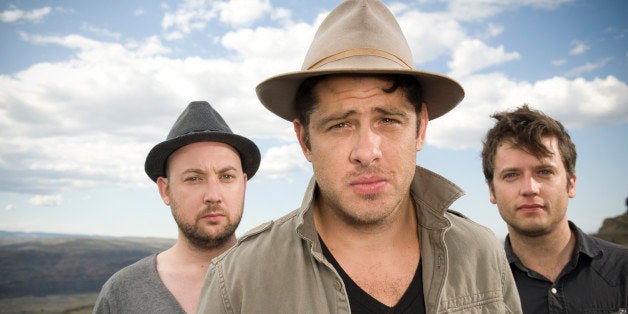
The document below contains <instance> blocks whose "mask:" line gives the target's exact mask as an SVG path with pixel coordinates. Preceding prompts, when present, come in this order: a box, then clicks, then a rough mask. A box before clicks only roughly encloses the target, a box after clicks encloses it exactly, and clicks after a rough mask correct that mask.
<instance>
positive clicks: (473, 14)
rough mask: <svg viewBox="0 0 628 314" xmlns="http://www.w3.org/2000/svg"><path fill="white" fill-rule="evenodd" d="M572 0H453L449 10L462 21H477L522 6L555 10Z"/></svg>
mask: <svg viewBox="0 0 628 314" xmlns="http://www.w3.org/2000/svg"><path fill="white" fill-rule="evenodd" d="M571 2H573V0H483V1H477V0H452V1H450V2H449V10H450V11H451V13H452V15H453V16H454V17H455V18H456V19H458V20H460V21H475V20H484V19H487V18H489V17H492V16H495V15H497V14H500V13H502V12H504V11H512V10H516V9H518V8H521V7H532V8H535V9H543V10H554V9H556V8H557V7H559V6H561V5H564V4H568V3H571Z"/></svg>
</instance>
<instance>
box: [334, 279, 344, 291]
mask: <svg viewBox="0 0 628 314" xmlns="http://www.w3.org/2000/svg"><path fill="white" fill-rule="evenodd" d="M334 288H335V289H336V291H338V292H340V291H342V284H341V283H340V280H338V279H336V281H334Z"/></svg>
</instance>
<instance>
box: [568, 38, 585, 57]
mask: <svg viewBox="0 0 628 314" xmlns="http://www.w3.org/2000/svg"><path fill="white" fill-rule="evenodd" d="M571 45H572V46H573V48H571V50H569V54H570V55H572V56H577V55H581V54H583V53H585V52H587V51H588V50H589V49H590V47H589V46H588V45H587V44H586V43H584V42H582V41H579V40H574V41H573V42H572V43H571Z"/></svg>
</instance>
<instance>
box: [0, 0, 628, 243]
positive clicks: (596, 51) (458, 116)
mask: <svg viewBox="0 0 628 314" xmlns="http://www.w3.org/2000/svg"><path fill="white" fill-rule="evenodd" d="M338 3H339V2H338V1H329V0H317V1H296V0H281V1H274V0H229V1H218V0H216V1H203V0H189V1H152V0H139V1H113V2H112V1H102V0H101V1H82V0H68V1H50V0H41V1H25V0H24V1H23V0H9V1H1V2H0V41H1V42H2V44H1V45H0V230H5V231H24V232H53V233H69V234H87V235H111V236H139V237H166V238H175V237H176V236H177V227H176V224H175V223H174V221H173V219H172V215H171V213H170V208H169V207H167V206H166V205H164V204H163V202H162V200H161V198H160V197H159V194H158V192H157V188H156V186H155V184H154V183H153V182H152V181H151V180H150V179H149V178H148V176H147V175H146V174H145V172H144V161H145V158H146V155H147V153H148V151H149V150H150V149H151V148H152V147H153V146H154V145H156V144H157V143H159V142H161V141H163V140H164V139H165V138H166V135H167V134H168V132H169V130H170V128H171V126H172V124H173V123H174V121H175V120H176V118H177V117H178V116H179V114H180V113H181V112H182V111H183V109H184V108H185V107H186V106H187V104H188V103H190V102H191V101H196V100H205V101H208V102H209V103H210V104H212V106H213V107H214V108H216V109H217V110H218V111H219V112H220V113H221V115H222V116H223V117H224V119H225V120H226V121H227V122H228V123H229V125H230V126H231V128H232V130H234V132H235V133H237V134H241V135H244V136H247V137H249V138H250V139H252V140H253V141H255V143H257V145H258V146H259V148H260V150H261V153H262V162H261V166H260V169H259V171H258V173H257V174H256V175H255V177H254V178H252V179H251V180H250V181H249V182H248V185H247V195H246V203H245V210H244V217H243V219H242V223H241V225H240V228H239V229H238V231H237V234H238V235H241V234H243V233H244V232H245V231H246V230H249V229H251V228H253V227H255V226H257V225H259V224H261V223H263V222H266V221H268V220H272V219H277V218H279V217H281V216H283V215H284V214H287V213H289V212H291V211H292V210H294V209H296V208H297V207H298V206H300V203H301V200H302V196H303V192H304V190H305V187H306V186H307V184H308V182H309V179H310V177H311V176H312V170H311V165H310V164H309V162H308V161H307V160H306V159H305V158H304V157H303V155H302V153H301V151H300V149H299V147H298V144H297V141H296V138H295V135H294V132H293V129H292V124H291V123H290V122H288V121H285V120H282V119H281V118H279V117H276V116H274V115H273V114H272V113H270V112H269V111H268V110H266V109H265V108H264V107H263V106H262V105H261V104H260V103H259V101H258V99H257V97H256V95H255V86H256V85H257V84H259V83H260V82H262V81H263V80H265V79H266V78H269V77H271V76H273V75H277V74H281V73H285V72H290V71H296V70H299V69H300V68H301V63H302V62H303V58H304V56H305V53H306V51H307V49H308V47H309V44H310V42H311V40H312V38H313V36H314V32H315V31H316V28H317V27H318V25H319V24H320V22H321V21H322V19H323V18H324V17H325V16H326V15H327V13H329V11H330V10H332V9H333V7H335V6H336V5H337V4H338ZM384 3H385V4H386V5H387V6H388V7H389V8H390V9H391V11H392V12H393V13H394V15H395V16H396V18H397V20H398V21H399V24H400V26H401V28H402V30H403V32H404V34H405V36H406V38H407V40H408V42H409V45H410V47H411V50H412V53H413V56H414V62H415V66H416V67H417V69H421V70H427V71H431V72H437V73H442V74H445V75H449V76H451V77H452V78H454V79H455V80H456V81H458V82H459V83H460V84H461V85H462V86H463V87H464V89H465V92H466V97H465V99H464V100H463V101H462V102H461V103H460V105H458V106H457V107H456V108H455V109H454V110H452V111H451V112H450V113H448V114H446V115H445V116H443V117H441V118H438V119H435V120H432V121H430V123H429V125H428V130H427V139H426V141H427V144H426V146H425V147H424V149H423V150H422V151H420V152H419V153H418V154H417V164H419V165H421V166H423V167H426V168H428V169H430V170H433V171H436V172H438V173H439V174H441V175H443V176H445V177H447V178H448V179H450V180H451V181H453V182H455V183H456V184H457V185H459V186H460V187H461V188H463V189H464V190H465V191H466V195H465V196H463V197H462V198H460V199H459V200H457V201H456V202H455V203H454V204H453V205H452V209H455V210H457V211H459V212H461V213H463V214H464V215H466V216H468V217H470V218H471V219H473V220H475V221H476V222H478V223H480V224H482V225H484V226H487V227H489V228H490V229H492V230H493V232H494V233H495V234H496V236H497V237H499V238H503V237H504V236H505V235H506V233H507V229H506V225H505V223H504V222H503V221H502V219H501V217H500V216H499V214H498V211H497V208H496V206H495V205H493V204H491V203H490V202H489V195H488V188H487V186H486V183H485V181H484V177H483V175H482V168H481V159H480V149H481V145H482V139H483V137H484V135H485V133H486V131H487V130H488V129H489V128H490V127H491V126H492V125H493V120H492V119H491V118H490V115H491V114H492V113H494V112H497V111H501V110H511V109H514V108H516V107H518V106H521V105H522V104H524V103H527V104H529V105H530V106H532V107H534V108H536V109H539V110H542V111H543V112H545V113H547V114H549V115H551V116H552V117H554V118H556V119H558V120H560V121H561V122H563V123H564V125H565V126H566V127H567V129H568V131H569V132H570V134H571V137H572V139H573V141H574V142H575V144H576V147H577V151H578V161H577V165H576V173H577V181H576V188H577V195H576V197H575V198H573V199H571V200H570V203H569V209H568V211H567V215H568V217H569V219H570V220H572V221H573V222H575V223H576V224H577V225H578V226H579V227H580V228H581V229H583V230H584V231H585V232H589V233H594V232H596V231H597V230H598V229H599V228H600V226H601V225H602V223H603V221H604V219H605V218H608V217H615V216H618V215H621V214H624V213H625V212H626V205H625V200H626V197H628V166H627V163H626V156H628V83H627V82H628V19H626V13H628V1H622V0H614V1H610V0H588V1H584V0H551V1H550V0H525V1H520V0H484V1H472V0H450V1H445V0H417V1H384Z"/></svg>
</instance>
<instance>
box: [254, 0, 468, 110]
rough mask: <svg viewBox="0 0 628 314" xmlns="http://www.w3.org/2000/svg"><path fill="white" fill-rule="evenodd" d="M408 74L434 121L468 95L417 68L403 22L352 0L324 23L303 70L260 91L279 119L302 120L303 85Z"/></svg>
mask: <svg viewBox="0 0 628 314" xmlns="http://www.w3.org/2000/svg"><path fill="white" fill-rule="evenodd" d="M343 73H369V74H407V75H411V76H414V77H416V78H417V80H419V82H420V83H421V87H422V94H423V95H422V96H423V100H424V101H425V103H426V104H427V111H428V112H429V119H430V120H432V119H436V118H438V117H440V116H442V115H444V114H445V113H447V112H448V111H450V110H451V109H453V108H454V107H455V106H456V105H458V103H460V101H462V99H463V98H464V90H463V89H462V87H461V86H460V84H458V83H457V82H456V81H454V80H453V79H451V78H449V77H446V76H444V75H440V74H435V73H430V72H425V71H420V70H417V69H415V67H414V62H413V59H412V52H411V51H410V47H409V46H408V42H407V41H406V38H405V37H404V35H403V32H402V31H401V28H400V27H399V24H398V23H397V20H396V19H395V17H394V16H393V15H392V13H391V12H390V11H389V10H388V8H386V6H385V5H384V4H383V3H382V2H381V1H379V0H347V1H344V2H342V3H341V4H340V5H339V6H338V7H336V8H335V9H334V10H333V11H331V13H329V15H328V16H327V18H325V20H324V21H323V22H322V23H321V26H320V27H319V28H318V31H317V32H316V34H315V35H314V39H313V41H312V44H311V45H310V48H309V50H308V52H307V54H306V55H305V60H304V62H303V66H302V67H301V71H297V72H290V73H285V74H281V75H277V76H274V77H271V78H269V79H267V80H265V81H263V82H262V83H260V84H259V85H258V86H257V87H256V92H257V97H258V98H259V100H260V102H261V103H262V104H263V105H264V107H266V108H267V109H268V110H270V111H271V112H272V113H274V114H276V115H278V116H279V117H281V118H283V119H286V120H288V121H292V120H293V119H294V118H296V117H297V111H296V108H295V104H294V97H295V95H296V92H297V90H298V88H299V86H300V85H301V83H302V82H303V81H304V80H305V79H307V78H310V77H314V76H321V75H327V74H343Z"/></svg>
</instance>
